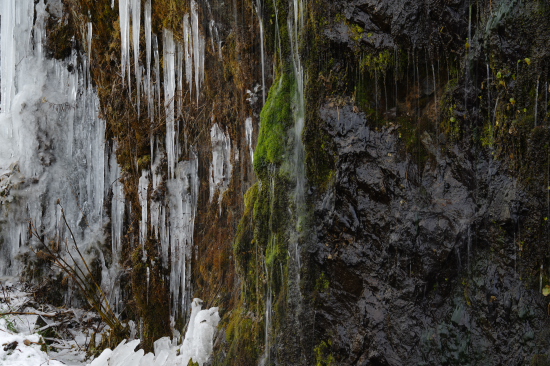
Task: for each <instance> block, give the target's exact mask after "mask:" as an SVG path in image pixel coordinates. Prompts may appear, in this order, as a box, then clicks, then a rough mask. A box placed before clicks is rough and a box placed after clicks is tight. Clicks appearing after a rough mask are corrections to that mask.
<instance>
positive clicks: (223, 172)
mask: <svg viewBox="0 0 550 366" xmlns="http://www.w3.org/2000/svg"><path fill="white" fill-rule="evenodd" d="M210 140H211V142H212V163H211V164H210V175H209V183H210V200H212V198H213V197H214V194H215V193H216V191H219V201H220V202H221V199H222V196H223V194H224V192H225V191H226V190H227V188H228V187H229V183H230V181H231V173H232V171H233V165H231V140H230V139H229V136H227V135H226V134H225V133H224V132H223V131H222V130H221V128H220V127H219V126H218V124H217V123H214V125H213V126H212V129H211V130H210Z"/></svg>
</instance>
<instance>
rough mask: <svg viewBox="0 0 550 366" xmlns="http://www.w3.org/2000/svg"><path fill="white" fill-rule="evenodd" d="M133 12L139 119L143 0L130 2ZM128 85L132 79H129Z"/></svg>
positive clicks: (133, 40) (133, 41)
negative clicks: (140, 31)
mask: <svg viewBox="0 0 550 366" xmlns="http://www.w3.org/2000/svg"><path fill="white" fill-rule="evenodd" d="M130 1H131V2H132V3H131V6H130V8H131V11H132V43H133V49H134V73H135V77H136V99H137V111H138V117H139V112H140V111H139V110H140V100H141V98H140V87H141V69H140V68H139V30H140V28H141V0H130ZM128 83H130V79H129V78H128Z"/></svg>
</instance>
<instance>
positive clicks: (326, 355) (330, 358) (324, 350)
mask: <svg viewBox="0 0 550 366" xmlns="http://www.w3.org/2000/svg"><path fill="white" fill-rule="evenodd" d="M331 348H332V341H331V340H330V339H329V340H328V341H321V343H319V345H318V346H317V347H315V350H314V351H315V361H316V365H317V366H333V365H336V360H335V358H334V355H333V354H332V353H331Z"/></svg>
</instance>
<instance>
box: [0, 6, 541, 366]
mask: <svg viewBox="0 0 550 366" xmlns="http://www.w3.org/2000/svg"><path fill="white" fill-rule="evenodd" d="M40 4H44V5H45V11H46V12H47V14H48V17H47V19H46V20H45V32H46V41H45V44H44V52H45V55H46V57H47V58H49V59H52V60H58V61H59V62H64V63H66V65H65V67H66V68H68V70H69V72H72V71H71V68H76V69H78V70H84V73H86V70H89V71H87V72H88V73H89V78H90V85H91V86H92V87H93V90H94V91H95V92H96V93H97V95H98V97H99V107H98V108H99V117H100V118H102V120H104V121H105V131H104V134H105V146H106V147H105V151H106V156H110V158H107V160H105V161H106V166H108V167H109V168H108V169H106V171H109V173H108V177H109V179H110V180H111V182H109V183H108V184H106V185H105V187H108V188H105V192H106V196H105V201H104V203H103V204H104V209H105V215H106V216H107V217H108V220H106V221H105V224H104V225H103V226H102V230H103V231H104V235H103V237H102V239H101V240H99V243H98V244H95V247H94V248H96V249H95V251H90V253H91V254H90V255H91V256H92V257H94V258H96V259H94V261H93V265H92V267H93V268H92V271H91V272H92V275H93V276H95V277H96V278H97V279H98V281H99V282H100V283H105V281H106V278H107V277H108V273H114V272H116V273H117V284H116V287H117V288H118V290H117V291H118V292H117V299H118V300H119V302H120V303H121V304H123V306H122V307H121V309H123V310H121V311H120V313H118V316H119V317H120V319H121V320H123V321H125V320H129V319H133V320H136V321H140V322H141V324H142V328H141V333H142V334H141V337H142V339H143V347H145V348H149V349H150V348H151V347H152V342H153V341H154V340H155V339H157V338H159V337H161V336H165V335H171V334H172V330H173V329H178V330H180V331H181V330H183V327H184V324H185V320H186V318H187V317H188V316H189V312H188V308H189V304H190V299H191V298H192V296H199V297H201V298H202V299H204V300H205V302H206V303H207V305H208V306H219V307H220V315H221V318H222V319H221V323H220V326H219V331H218V334H217V336H216V341H215V347H214V356H213V359H212V360H211V363H212V364H216V365H256V364H262V365H271V364H277V365H279V364H280V365H311V364H317V365H439V364H447V365H470V364H480V365H481V364H483V365H500V364H513V365H545V364H549V363H550V360H549V359H548V356H547V354H548V351H549V346H550V345H549V343H548V334H547V328H548V325H549V324H548V316H549V315H548V314H549V300H548V298H546V297H545V295H547V294H548V293H549V292H550V276H549V273H550V272H549V267H550V256H549V250H550V247H549V245H550V242H549V240H550V237H549V227H548V218H549V217H550V198H549V197H550V195H549V194H550V193H549V192H550V190H549V189H550V183H549V182H550V173H549V172H550V148H549V145H548V143H549V141H550V140H549V138H550V132H549V130H548V126H549V122H550V121H549V118H550V115H549V114H548V105H549V104H548V93H549V91H550V89H549V84H548V76H549V75H548V74H549V66H550V64H549V62H548V61H549V60H550V58H549V56H550V54H549V53H550V49H549V48H548V47H547V43H548V41H549V40H550V22H549V19H550V4H548V2H547V1H544V0H532V1H526V0H424V1H404V0H380V1H374V0H372V1H370V0H357V1H328V0H307V1H306V0H292V1H283V0H276V1H262V0H255V1H252V0H232V1H226V2H222V1H215V0H213V1H208V0H197V1H195V0H190V1H187V0H155V1H149V0H141V1H140V0H130V1H128V0H119V1H109V0H98V1H88V0H64V1H63V2H59V1H53V0H52V1H45V2H40ZM3 24H4V23H3ZM2 37H4V35H2ZM34 37H36V36H34ZM2 52H4V51H3V50H2ZM75 52H77V53H78V57H77V56H75V54H76V53H75ZM42 150H44V151H46V152H47V151H50V150H55V148H53V147H51V146H45V147H43V149H42ZM44 151H42V154H44ZM46 155H47V154H46ZM109 159H111V160H109ZM43 165H44V164H43ZM115 168H116V169H115ZM117 169H118V170H117ZM106 176H107V173H106ZM115 182H118V183H116V184H115ZM117 189H118V191H117ZM121 197H123V198H121ZM102 202H103V201H102ZM44 207H46V205H45V206H44ZM46 211H47V209H46V208H43V209H42V212H46ZM43 215H46V213H43ZM80 221H81V222H84V220H80ZM81 225H83V227H84V226H85V224H84V223H82V224H81ZM82 230H83V233H85V232H86V230H85V229H84V228H83V229H82ZM52 235H53V234H52ZM83 235H84V234H83ZM46 236H47V235H46ZM31 245H32V243H31ZM93 253H96V254H95V255H93ZM97 253H103V254H102V255H98V254H97ZM25 258H27V259H25V260H26V261H27V262H26V263H27V268H31V269H32V270H27V272H26V275H27V277H28V278H29V279H31V278H33V277H36V276H37V272H36V271H41V272H40V273H43V272H42V271H48V270H49V269H48V268H47V267H48V265H47V263H44V262H41V261H40V260H38V261H36V260H33V257H32V255H29V256H28V257H25ZM44 268H45V269H44ZM33 271H34V272H33ZM109 271H111V272H109ZM112 271H114V272H112ZM52 273H53V272H52ZM62 277H63V276H61V277H59V276H58V277H55V276H51V281H52V282H51V283H50V284H48V285H46V286H52V283H53V284H55V283H59V284H62V286H66V285H67V284H66V281H65V282H63V280H62ZM144 279H146V280H144ZM56 281H58V282H56ZM46 288H47V287H46ZM48 300H49V301H52V300H55V299H52V298H49V299H48ZM58 301H62V300H61V299H58Z"/></svg>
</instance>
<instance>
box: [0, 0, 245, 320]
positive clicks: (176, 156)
mask: <svg viewBox="0 0 550 366" xmlns="http://www.w3.org/2000/svg"><path fill="white" fill-rule="evenodd" d="M47 5H48V7H47V9H48V10H46V4H45V2H44V0H40V1H39V2H38V3H37V4H35V3H34V1H33V0H0V10H1V12H0V17H1V18H0V22H1V28H0V39H1V43H0V59H1V75H0V82H1V84H0V86H1V88H0V93H1V94H0V96H1V104H0V108H1V110H0V172H2V173H1V174H2V176H1V177H0V197H2V199H0V202H1V203H2V205H1V206H0V229H1V231H0V235H1V236H2V240H3V243H4V244H3V245H1V246H0V275H17V274H20V273H21V272H22V270H23V263H22V262H21V261H20V259H21V258H24V257H25V256H26V255H27V254H29V249H28V248H29V245H31V246H32V245H36V244H37V243H36V238H34V237H33V236H32V235H31V233H30V232H29V222H31V223H32V225H33V227H34V228H35V230H36V233H38V234H40V235H42V236H43V237H45V238H48V239H50V238H51V239H55V240H56V241H58V242H59V243H64V242H65V241H68V242H70V243H72V240H73V236H72V235H71V234H70V232H69V228H71V229H72V232H73V233H74V241H75V242H76V243H77V245H78V247H79V248H80V251H81V252H82V253H84V257H85V259H87V260H89V261H91V260H95V259H99V261H98V262H99V263H100V264H101V266H102V287H103V288H104V289H105V293H106V294H107V295H108V297H109V301H110V302H111V304H112V305H113V308H114V310H115V312H119V311H121V310H122V308H123V305H124V304H122V300H121V294H120V289H119V284H118V279H119V277H120V274H121V273H122V271H121V268H120V265H119V260H120V256H121V251H122V242H123V237H124V226H125V225H124V220H125V217H126V216H129V213H128V212H127V210H129V209H130V206H129V205H127V204H126V202H125V197H124V187H123V184H122V182H121V178H122V176H123V171H122V169H121V167H120V166H119V165H118V163H117V159H116V149H117V146H116V142H115V141H109V140H106V139H105V121H104V120H102V119H101V118H99V100H98V97H97V93H96V92H95V90H94V89H93V87H92V84H91V80H90V71H89V61H88V60H89V58H91V57H93V56H92V55H91V50H92V42H93V29H92V24H91V23H89V24H88V27H87V29H86V32H87V33H86V34H85V44H86V50H87V51H88V55H87V57H84V55H79V54H78V53H77V52H76V51H73V53H72V55H71V56H70V57H68V58H67V59H65V60H63V61H59V60H54V59H49V58H47V57H45V55H44V51H43V42H44V39H45V34H46V31H45V27H46V21H47V19H48V17H50V16H54V17H55V18H56V19H60V18H62V15H63V14H62V12H63V3H62V1H61V0H48V3H47ZM112 5H113V6H114V5H115V4H114V1H113V3H112ZM141 8H142V7H141V1H140V0H131V1H128V0H120V1H119V12H120V29H121V33H122V34H121V40H122V69H123V74H124V75H125V85H127V87H128V88H129V91H131V88H132V83H133V82H135V84H133V85H135V88H136V89H135V91H136V92H137V95H138V98H137V101H138V103H139V100H140V98H139V95H144V96H146V98H145V99H146V100H147V102H148V106H147V107H148V108H147V110H148V113H149V118H151V119H154V118H160V117H161V116H160V115H161V113H162V114H164V118H166V141H165V144H161V143H160V142H159V141H158V139H157V138H155V137H153V138H152V141H151V166H150V169H145V170H143V171H142V174H141V177H140V179H139V182H136V183H137V184H138V187H139V197H140V203H141V209H142V220H141V223H140V233H139V235H140V236H139V242H140V243H141V244H142V245H143V260H144V261H146V260H147V252H146V250H145V243H146V241H147V239H148V238H149V237H151V236H154V237H156V238H157V239H158V242H159V243H160V245H161V248H160V250H159V251H160V253H161V257H162V258H161V259H162V263H159V265H164V266H166V267H170V269H171V273H170V278H169V281H170V291H171V299H172V303H171V315H172V317H174V318H175V317H176V316H178V315H181V314H183V313H184V310H185V309H187V308H188V307H189V297H188V294H189V274H190V266H189V263H190V255H191V248H192V245H193V243H192V242H193V230H194V222H195V215H196V211H197V199H198V190H199V177H198V158H197V156H196V154H194V153H191V154H190V155H191V158H190V159H188V160H180V155H181V150H182V149H181V147H180V146H179V143H178V141H179V130H178V123H177V122H176V121H177V119H178V118H179V117H181V113H182V108H183V105H184V104H183V100H182V96H183V94H184V92H183V90H184V87H183V86H184V85H185V84H186V85H187V86H188V91H189V93H188V94H189V95H193V97H194V99H197V100H198V98H199V95H200V88H201V85H202V82H203V79H204V57H205V39H204V37H203V36H202V35H201V33H200V30H199V21H198V5H197V3H196V2H195V1H194V0H193V1H191V14H186V15H185V16H184V20H183V24H182V26H183V30H184V41H183V43H179V42H177V41H175V40H174V37H173V34H172V32H171V31H170V30H167V29H165V30H163V46H164V47H163V50H162V52H163V60H164V63H163V67H162V72H163V75H162V78H163V83H162V84H161V82H160V78H161V75H160V72H161V71H160V69H161V67H160V64H159V59H160V58H159V47H158V42H157V38H156V35H154V34H152V32H151V1H150V0H147V1H146V2H145V4H144V7H143V14H144V22H143V25H144V28H145V38H146V46H147V49H146V62H145V66H143V65H142V64H141V63H140V60H139V57H138V55H139V42H138V39H139V36H138V35H139V33H140V27H141V24H140V23H141V11H142V9H141ZM130 30H131V33H132V37H131V39H132V41H133V43H132V48H133V51H134V52H133V58H134V60H133V61H134V63H133V66H134V70H133V74H132V72H131V63H130V59H131V56H130ZM210 31H211V34H212V35H216V37H217V30H216V29H215V26H214V24H213V23H212V22H211V29H210ZM212 39H213V40H214V39H215V37H214V36H212ZM216 44H217V45H218V46H219V41H217V40H216ZM212 47H213V48H215V43H214V41H213V42H212ZM220 56H221V53H220ZM152 74H153V75H152ZM160 85H163V90H162V93H163V95H162V97H163V100H164V101H165V102H164V104H163V105H162V106H161V104H160V101H161V89H160ZM141 93H143V94H141ZM129 95H132V94H131V93H130V94H129ZM134 95H135V94H134ZM138 110H139V108H138ZM247 131H248V130H247ZM250 133H251V132H250ZM211 139H212V152H213V153H212V162H211V166H210V179H209V184H210V192H211V194H210V195H211V199H212V198H213V197H214V194H215V192H217V191H218V192H219V197H221V196H222V194H223V192H224V191H225V190H226V189H227V187H228V185H229V181H230V179H231V173H232V165H231V161H232V159H234V158H235V157H234V156H232V153H231V141H230V139H229V136H228V135H227V133H225V132H224V131H223V130H222V129H221V128H220V126H218V125H217V124H215V123H214V124H213V126H212V131H211ZM187 150H190V151H193V147H192V146H190V147H188V149H187ZM235 154H237V152H235ZM164 156H166V160H167V161H168V171H167V173H168V174H167V177H168V178H167V179H166V182H165V185H166V195H165V197H164V198H162V199H161V200H153V199H152V198H151V196H152V193H153V192H155V190H156V189H158V188H159V187H160V185H161V184H162V183H163V182H162V180H163V179H164V178H163V175H165V174H163V172H162V171H161V168H160V166H161V163H162V160H163V159H164ZM220 202H221V200H220ZM105 203H107V204H109V206H107V207H106V205H105ZM62 213H63V214H64V216H65V218H66V220H67V224H65V222H64V220H63V215H62ZM109 222H110V224H111V225H110V230H111V232H110V233H106V232H105V228H106V227H109V226H108V225H107V224H108V223H109ZM149 230H151V232H149ZM106 238H110V241H111V245H112V256H111V257H110V258H109V257H108V256H104V254H103V245H104V243H105V241H106ZM67 250H69V251H70V250H73V249H71V248H70V246H68V247H67ZM31 255H32V253H31ZM81 265H82V263H81ZM147 273H149V269H148V270H147ZM146 280H147V282H148V280H149V278H147V279H146ZM66 296H67V302H68V303H70V302H71V301H72V298H73V296H72V294H71V293H70V292H69V293H67V295H66Z"/></svg>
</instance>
